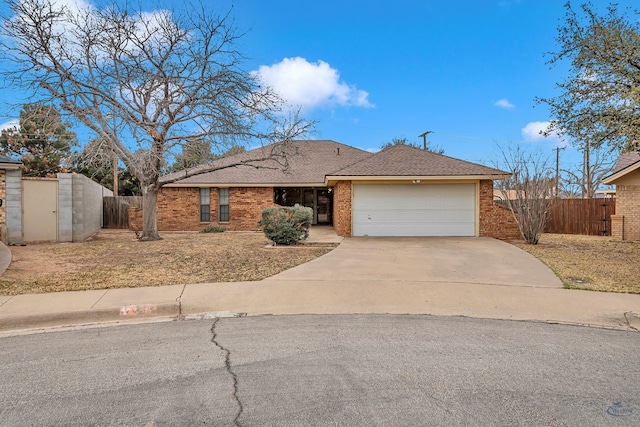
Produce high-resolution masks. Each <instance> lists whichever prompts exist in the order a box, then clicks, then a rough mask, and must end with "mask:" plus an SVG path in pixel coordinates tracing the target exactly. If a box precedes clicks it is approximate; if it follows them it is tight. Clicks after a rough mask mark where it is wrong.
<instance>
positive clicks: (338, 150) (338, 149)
mask: <svg viewBox="0 0 640 427" xmlns="http://www.w3.org/2000/svg"><path fill="white" fill-rule="evenodd" d="M336 150H337V152H338V156H339V155H340V147H338V148H336Z"/></svg>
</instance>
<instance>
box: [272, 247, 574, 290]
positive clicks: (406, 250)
mask: <svg viewBox="0 0 640 427" xmlns="http://www.w3.org/2000/svg"><path fill="white" fill-rule="evenodd" d="M273 280H276V281H289V280H292V281H301V280H304V281H408V282H440V283H443V282H449V283H477V284H487V285H503V286H510V285H514V286H531V287H548V288H561V287H562V283H561V281H560V279H558V277H556V275H555V274H554V273H553V272H552V271H551V270H550V269H549V268H548V267H547V266H545V265H544V264H543V263H542V262H540V261H539V260H538V259H536V258H535V257H533V256H532V255H530V254H528V253H527V252H525V251H523V250H521V249H519V248H517V247H515V246H513V245H511V244H508V243H505V242H502V241H500V240H496V239H491V238H485V237H353V238H347V239H345V240H344V241H343V242H342V243H341V244H340V246H338V247H337V248H336V249H335V250H333V251H332V252H330V253H328V254H327V255H324V256H322V257H320V258H317V259H315V260H313V261H311V262H308V263H306V264H303V265H299V266H297V267H295V268H292V269H290V270H287V271H284V272H282V273H280V274H277V275H275V276H272V277H270V278H268V279H265V281H273Z"/></svg>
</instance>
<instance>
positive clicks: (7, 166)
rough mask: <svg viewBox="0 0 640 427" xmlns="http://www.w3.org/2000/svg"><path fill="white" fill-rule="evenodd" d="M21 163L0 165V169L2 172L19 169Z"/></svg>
mask: <svg viewBox="0 0 640 427" xmlns="http://www.w3.org/2000/svg"><path fill="white" fill-rule="evenodd" d="M21 164H22V163H0V169H4V170H16V169H20V165H21Z"/></svg>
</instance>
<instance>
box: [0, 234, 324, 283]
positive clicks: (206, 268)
mask: <svg viewBox="0 0 640 427" xmlns="http://www.w3.org/2000/svg"><path fill="white" fill-rule="evenodd" d="M161 235H162V237H163V240H160V241H156V242H140V241H138V240H136V239H135V236H134V234H133V233H132V232H128V231H121V230H118V231H112V230H102V231H100V232H99V233H98V235H97V236H96V237H95V238H94V239H92V240H91V241H88V242H85V243H39V244H30V245H27V246H11V247H10V249H11V252H12V253H13V262H12V263H11V266H10V267H9V269H8V270H7V271H6V272H5V273H4V274H3V275H2V276H1V277H0V295H17V294H26V293H43V292H61V291H78V290H85V289H111V288H134V287H141V286H159V285H172V284H185V283H208V282H238V281H252V280H261V279H264V278H266V277H269V276H272V275H274V274H277V273H279V272H281V271H284V270H287V269H290V268H292V267H295V266H296V265H299V264H302V263H305V262H307V261H310V260H312V259H314V258H317V257H319V256H321V255H324V254H325V253H327V252H329V251H331V250H332V249H333V247H335V245H329V246H326V245H325V246H303V245H299V246H293V247H278V248H266V247H265V246H267V244H268V240H267V239H266V238H265V237H264V234H262V233H242V232H238V233H234V232H225V233H210V234H209V233H205V234H203V233H161Z"/></svg>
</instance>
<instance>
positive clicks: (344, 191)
mask: <svg viewBox="0 0 640 427" xmlns="http://www.w3.org/2000/svg"><path fill="white" fill-rule="evenodd" d="M333 229H334V230H335V231H336V233H337V234H338V235H339V236H343V237H351V181H338V182H337V183H336V185H335V186H334V187H333Z"/></svg>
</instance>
